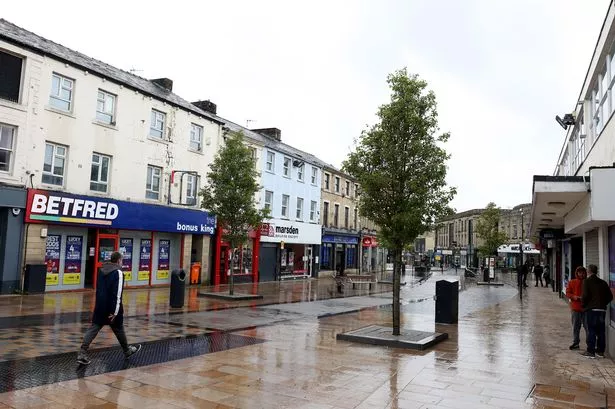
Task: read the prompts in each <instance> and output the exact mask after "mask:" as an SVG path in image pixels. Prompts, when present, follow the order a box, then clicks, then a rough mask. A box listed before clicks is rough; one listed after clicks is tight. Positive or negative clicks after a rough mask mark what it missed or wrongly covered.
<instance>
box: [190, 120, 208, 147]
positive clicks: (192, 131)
mask: <svg viewBox="0 0 615 409" xmlns="http://www.w3.org/2000/svg"><path fill="white" fill-rule="evenodd" d="M195 130H197V131H198V137H199V140H198V142H197V141H195V140H194V136H195ZM204 130H205V129H204V128H203V126H201V125H199V124H195V123H194V122H191V123H190V140H189V141H188V149H190V150H191V151H193V152H199V153H201V152H203V133H204ZM192 144H198V147H197V148H194V147H193V146H192Z"/></svg>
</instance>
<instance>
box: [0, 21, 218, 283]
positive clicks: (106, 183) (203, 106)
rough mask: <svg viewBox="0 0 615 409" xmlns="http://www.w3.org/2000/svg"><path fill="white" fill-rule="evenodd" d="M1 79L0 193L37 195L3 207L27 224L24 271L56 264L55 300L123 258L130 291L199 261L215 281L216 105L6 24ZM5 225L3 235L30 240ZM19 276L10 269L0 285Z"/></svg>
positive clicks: (52, 275)
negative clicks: (208, 181) (208, 204)
mask: <svg viewBox="0 0 615 409" xmlns="http://www.w3.org/2000/svg"><path fill="white" fill-rule="evenodd" d="M0 78H1V79H2V81H0V135H1V136H0V183H1V184H3V185H5V186H6V187H1V188H0V196H1V197H3V198H4V197H8V196H7V195H8V193H7V192H8V191H9V189H10V193H11V194H16V195H20V194H21V195H24V197H25V189H24V187H27V188H28V193H27V203H25V204H24V203H23V202H25V198H23V197H22V198H17V199H15V200H12V201H11V202H10V203H9V202H8V201H6V202H4V201H3V200H0V206H2V207H0V209H2V210H1V212H2V213H0V215H2V214H6V215H8V213H9V210H10V209H17V210H15V212H13V213H12V214H13V215H14V216H12V217H14V218H15V219H18V220H19V221H20V223H21V225H23V223H24V221H25V226H26V227H25V229H24V230H25V233H24V242H25V246H24V251H25V257H24V258H25V263H26V264H42V263H45V264H46V265H47V280H46V285H47V290H48V291H50V290H66V289H76V288H84V287H92V286H94V285H95V282H96V281H95V280H96V271H97V268H96V266H98V265H100V263H101V262H102V261H104V260H105V259H107V258H108V257H109V255H110V253H111V251H113V250H117V249H121V250H122V251H124V252H125V253H126V257H125V261H124V270H125V271H126V273H127V277H126V280H127V284H128V285H134V286H138V285H156V284H165V283H168V281H169V272H170V271H172V270H173V269H176V268H186V269H188V265H189V263H190V262H191V261H199V262H201V263H202V264H203V266H202V267H203V268H202V272H203V275H205V274H206V273H207V271H208V270H209V267H210V266H209V265H208V264H209V247H210V236H211V235H213V233H214V228H215V219H214V218H213V217H211V216H210V215H208V214H207V213H206V212H203V211H201V210H200V209H199V203H198V199H197V192H198V188H199V181H200V179H201V178H202V177H203V176H204V175H205V174H206V172H207V171H208V168H209V164H210V163H211V162H212V160H213V156H214V154H215V152H216V150H217V148H218V146H219V145H220V144H221V143H222V125H223V121H222V120H221V119H220V118H218V117H217V116H216V115H215V105H213V104H211V103H209V102H208V101H202V102H200V103H195V104H196V105H195V104H191V103H189V102H187V101H185V100H183V99H181V98H180V97H179V96H177V95H175V94H173V92H172V81H170V80H168V79H158V80H151V81H149V80H146V79H144V78H141V77H138V76H135V75H132V74H130V73H128V72H125V71H122V70H120V69H117V68H114V67H112V66H110V65H108V64H105V63H103V62H101V61H97V60H94V59H92V58H89V57H87V56H85V55H83V54H81V53H78V52H75V51H73V50H70V49H68V48H66V47H63V46H61V45H59V44H55V43H53V42H51V41H49V40H46V39H44V38H42V37H39V36H37V35H35V34H33V33H31V32H28V31H26V30H24V29H22V28H20V27H17V26H15V25H13V24H11V23H9V22H7V21H5V20H1V19H0ZM197 105H198V106H197ZM208 111H210V112H208ZM5 190H6V192H5ZM15 192H17V193H15ZM20 208H25V211H24V212H21V213H19V214H15V213H17V212H18V209H20ZM11 211H12V210H11ZM24 216H25V219H24ZM0 220H2V223H1V224H0V232H2V235H0V238H2V237H7V236H8V237H15V238H17V237H20V236H21V235H22V233H21V227H19V228H17V227H16V226H17V224H16V222H15V220H9V221H8V222H7V221H6V220H7V217H0ZM9 229H11V231H9ZM19 241H21V240H19ZM5 242H6V240H0V243H5ZM7 249H8V248H5V247H3V249H2V250H0V251H5V252H6V251H10V250H7ZM18 253H19V252H18ZM17 262H18V264H20V263H19V260H17ZM11 263H12V264H10V263H9V264H7V266H9V267H11V266H14V264H15V263H14V260H13V261H11ZM14 267H15V266H14ZM20 274H21V273H20V270H19V269H17V268H14V270H12V271H11V270H10V268H8V267H7V268H4V269H0V279H1V280H0V281H1V282H3V283H9V284H10V285H11V286H14V285H15V284H16V283H19V281H20V280H21V277H20Z"/></svg>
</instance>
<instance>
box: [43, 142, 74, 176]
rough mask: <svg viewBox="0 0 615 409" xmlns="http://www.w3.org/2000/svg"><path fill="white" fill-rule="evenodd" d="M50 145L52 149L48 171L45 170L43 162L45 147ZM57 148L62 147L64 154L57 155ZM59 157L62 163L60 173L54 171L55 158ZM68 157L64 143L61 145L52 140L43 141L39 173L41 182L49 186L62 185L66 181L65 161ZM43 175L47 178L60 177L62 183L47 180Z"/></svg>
mask: <svg viewBox="0 0 615 409" xmlns="http://www.w3.org/2000/svg"><path fill="white" fill-rule="evenodd" d="M48 146H50V147H52V149H53V151H52V154H51V164H50V165H49V166H50V168H51V170H49V171H45V166H46V165H47V164H46V163H45V161H46V159H47V147H48ZM58 148H62V149H64V155H59V154H58V153H57V150H58ZM58 157H59V158H61V159H62V160H63V164H62V174H61V175H59V174H56V173H54V172H55V168H56V166H55V164H56V159H58ZM67 159H68V146H66V145H61V144H58V143H54V142H49V141H45V157H44V158H43V172H42V175H41V183H44V184H46V185H50V186H60V187H64V185H65V181H66V162H67ZM45 176H47V177H48V178H61V179H62V183H61V184H58V183H54V182H49V181H45V180H44V179H45Z"/></svg>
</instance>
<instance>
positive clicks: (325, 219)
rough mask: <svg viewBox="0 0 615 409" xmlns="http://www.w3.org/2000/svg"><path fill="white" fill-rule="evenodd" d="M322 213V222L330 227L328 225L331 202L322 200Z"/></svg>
mask: <svg viewBox="0 0 615 409" xmlns="http://www.w3.org/2000/svg"><path fill="white" fill-rule="evenodd" d="M322 213H323V217H322V224H323V226H325V227H329V226H327V225H328V224H329V202H328V201H326V200H325V201H323V202H322Z"/></svg>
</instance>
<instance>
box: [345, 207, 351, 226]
mask: <svg viewBox="0 0 615 409" xmlns="http://www.w3.org/2000/svg"><path fill="white" fill-rule="evenodd" d="M348 219H350V208H349V207H347V206H345V207H344V227H345V228H348Z"/></svg>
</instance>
